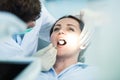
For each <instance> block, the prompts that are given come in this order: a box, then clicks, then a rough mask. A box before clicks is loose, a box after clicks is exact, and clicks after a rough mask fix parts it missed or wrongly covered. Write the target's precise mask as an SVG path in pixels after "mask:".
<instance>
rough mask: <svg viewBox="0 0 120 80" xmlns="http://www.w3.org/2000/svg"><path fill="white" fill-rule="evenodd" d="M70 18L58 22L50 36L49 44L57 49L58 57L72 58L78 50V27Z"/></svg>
mask: <svg viewBox="0 0 120 80" xmlns="http://www.w3.org/2000/svg"><path fill="white" fill-rule="evenodd" d="M79 26H80V25H79V23H78V22H77V21H76V20H74V19H72V18H63V19H61V20H59V21H58V22H57V23H56V24H55V26H54V28H53V32H52V34H51V42H52V43H53V45H54V46H55V47H56V48H57V55H58V56H65V55H66V56H72V55H74V53H78V52H79V50H80V44H79V43H80V33H81V31H80V27H79Z"/></svg>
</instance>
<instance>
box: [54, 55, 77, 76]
mask: <svg viewBox="0 0 120 80" xmlns="http://www.w3.org/2000/svg"><path fill="white" fill-rule="evenodd" d="M75 63H77V58H74V57H73V58H57V60H56V63H55V65H54V69H55V71H56V73H57V74H59V73H60V72H61V71H63V70H64V69H66V68H67V67H69V66H71V65H73V64H75Z"/></svg>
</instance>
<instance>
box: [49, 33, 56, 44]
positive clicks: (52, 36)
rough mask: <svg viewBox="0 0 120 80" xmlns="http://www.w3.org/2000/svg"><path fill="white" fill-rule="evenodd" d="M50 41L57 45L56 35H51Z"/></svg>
mask: <svg viewBox="0 0 120 80" xmlns="http://www.w3.org/2000/svg"><path fill="white" fill-rule="evenodd" d="M50 41H51V43H52V44H53V45H55V35H54V34H52V35H51V37H50Z"/></svg>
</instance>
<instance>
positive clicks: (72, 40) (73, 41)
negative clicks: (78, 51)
mask: <svg viewBox="0 0 120 80" xmlns="http://www.w3.org/2000/svg"><path fill="white" fill-rule="evenodd" d="M68 42H69V44H70V45H72V46H77V47H79V46H80V44H79V43H80V39H79V36H76V35H71V36H68Z"/></svg>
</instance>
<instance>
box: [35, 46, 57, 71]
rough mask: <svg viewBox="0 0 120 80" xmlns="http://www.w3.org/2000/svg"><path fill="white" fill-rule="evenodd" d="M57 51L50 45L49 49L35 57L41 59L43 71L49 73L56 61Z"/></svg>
mask: <svg viewBox="0 0 120 80" xmlns="http://www.w3.org/2000/svg"><path fill="white" fill-rule="evenodd" d="M56 54H57V50H56V49H55V47H53V45H52V44H49V45H48V46H47V47H45V48H43V49H41V50H39V51H38V52H37V53H36V54H35V55H33V56H35V57H39V58H40V59H41V67H42V71H48V70H49V69H50V68H51V67H52V66H53V65H54V63H55V61H56Z"/></svg>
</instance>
